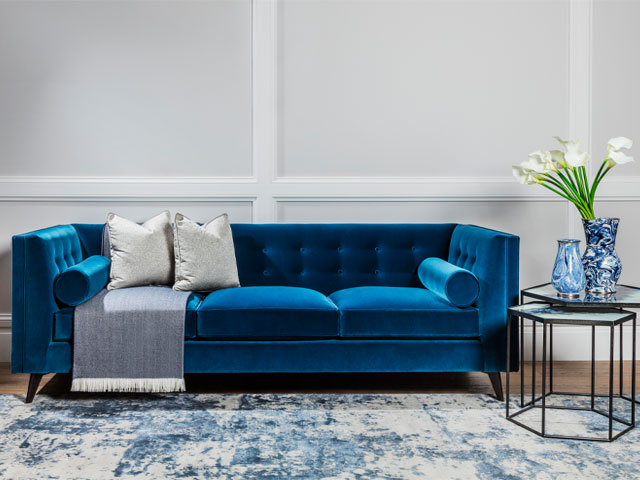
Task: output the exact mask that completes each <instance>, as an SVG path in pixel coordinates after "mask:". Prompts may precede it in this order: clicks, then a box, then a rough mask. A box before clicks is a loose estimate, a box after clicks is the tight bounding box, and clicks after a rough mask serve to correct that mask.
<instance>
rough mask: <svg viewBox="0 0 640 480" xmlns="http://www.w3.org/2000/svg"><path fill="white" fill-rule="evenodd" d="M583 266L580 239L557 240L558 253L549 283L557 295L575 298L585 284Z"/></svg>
mask: <svg viewBox="0 0 640 480" xmlns="http://www.w3.org/2000/svg"><path fill="white" fill-rule="evenodd" d="M585 281H586V280H585V276H584V268H583V266H582V259H581V258H580V240H574V239H571V238H565V239H563V240H558V255H556V263H555V264H554V266H553V272H552V273H551V285H553V288H555V289H556V291H557V292H558V296H560V297H566V298H576V297H578V296H579V294H580V292H581V291H582V289H583V288H584V286H585Z"/></svg>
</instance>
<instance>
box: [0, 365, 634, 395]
mask: <svg viewBox="0 0 640 480" xmlns="http://www.w3.org/2000/svg"><path fill="white" fill-rule="evenodd" d="M536 370H537V371H536V377H537V380H536V390H537V391H538V392H539V391H540V382H541V378H542V376H541V366H540V364H537V366H536ZM636 370H640V365H639V366H638V368H636ZM623 372H624V382H625V383H624V384H625V389H624V390H625V392H630V391H631V390H630V386H631V362H624V366H623ZM525 374H526V377H525V391H527V392H529V391H530V388H531V364H527V365H526V366H525ZM553 375H554V390H555V391H573V392H588V391H589V390H590V385H591V384H590V382H591V363H590V362H554V372H553ZM636 379H637V381H640V372H638V371H636ZM28 381H29V376H28V375H26V374H15V375H12V374H11V368H10V366H9V364H7V363H0V394H4V393H10V394H20V395H24V394H25V393H26V391H27V383H28ZM186 381H187V390H188V391H189V392H193V393H196V392H197V393H244V392H246V393H256V392H265V393H281V392H282V393H294V392H300V393H330V392H335V393H363V392H373V393H403V392H406V393H486V394H493V389H492V388H491V382H490V381H489V377H488V375H486V374H484V373H477V372H472V373H407V374H378V373H376V374H197V375H196V374H188V375H186ZM504 381H505V377H504V375H503V384H504ZM618 381H619V374H618V364H617V363H616V365H615V382H614V386H615V391H618ZM608 382H609V364H608V362H596V392H597V393H607V392H608V388H609V387H608V385H609V383H608ZM70 385H71V377H70V375H68V374H57V375H47V376H45V377H44V378H43V380H42V382H41V384H40V391H39V393H46V394H49V395H60V394H65V393H68V392H69V388H70ZM639 385H640V384H639ZM511 392H512V393H519V392H520V375H519V374H512V376H511Z"/></svg>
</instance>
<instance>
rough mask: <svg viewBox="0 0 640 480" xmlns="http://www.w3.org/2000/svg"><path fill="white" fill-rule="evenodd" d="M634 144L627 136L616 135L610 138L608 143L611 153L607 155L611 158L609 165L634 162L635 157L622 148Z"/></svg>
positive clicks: (627, 147)
mask: <svg viewBox="0 0 640 480" xmlns="http://www.w3.org/2000/svg"><path fill="white" fill-rule="evenodd" d="M632 145H633V141H632V140H631V139H629V138H627V137H614V138H612V139H610V140H609V142H608V143H607V149H608V150H609V154H608V155H607V158H608V159H609V163H608V166H609V167H615V166H616V165H624V164H625V163H632V162H633V157H630V156H629V155H627V154H626V153H624V152H622V150H627V149H629V148H631V146H632Z"/></svg>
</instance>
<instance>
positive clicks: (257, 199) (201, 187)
mask: <svg viewBox="0 0 640 480" xmlns="http://www.w3.org/2000/svg"><path fill="white" fill-rule="evenodd" d="M263 173H265V174H266V172H263ZM293 199H298V200H299V201H312V200H313V201H322V200H323V199H327V201H330V200H349V201H388V200H390V199H397V200H413V201H418V202H419V201H423V202H430V201H448V202H455V201H460V202H465V201H474V200H477V201H495V202H501V201H509V202H511V201H515V202H564V200H562V199H560V198H559V197H557V196H556V195H553V194H552V193H550V192H547V191H546V190H544V189H541V188H536V187H535V186H528V185H520V184H518V183H517V182H515V181H514V179H513V178H512V177H509V176H496V177H490V176H486V177H417V178H406V177H384V178H381V177H279V178H274V177H271V176H270V175H268V174H266V177H265V176H263V177H262V178H261V179H260V180H258V179H257V178H255V177H241V178H224V177H223V178H216V177H203V178H195V177H184V178H175V177H174V178H162V177H146V178H143V177H107V178H96V177H0V202H44V201H59V202H82V201H86V202H118V201H121V202H124V201H148V202H164V201H173V202H208V201H211V202H221V201H236V202H252V203H255V204H256V207H257V208H256V216H255V218H254V221H255V222H270V221H274V220H275V219H274V217H273V213H272V212H271V211H269V212H266V210H270V209H271V208H272V207H273V205H274V203H276V202H279V201H292V200H293ZM598 201H604V202H609V201H640V177H611V178H608V179H607V182H605V183H603V184H602V185H601V187H600V190H599V195H598ZM258 205H262V207H258ZM570 206H571V207H572V205H570ZM568 215H570V216H569V218H568V221H571V222H572V221H573V219H574V217H575V213H574V211H573V209H571V210H569V211H568Z"/></svg>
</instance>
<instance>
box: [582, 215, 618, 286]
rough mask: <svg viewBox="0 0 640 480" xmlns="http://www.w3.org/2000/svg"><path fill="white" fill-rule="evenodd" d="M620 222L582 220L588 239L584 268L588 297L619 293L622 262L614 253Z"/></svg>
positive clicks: (612, 220) (604, 219) (605, 219)
mask: <svg viewBox="0 0 640 480" xmlns="http://www.w3.org/2000/svg"><path fill="white" fill-rule="evenodd" d="M619 222H620V219H619V218H595V219H592V220H585V219H582V225H583V227H584V236H585V238H586V239H587V248H586V250H585V251H584V254H583V255H582V264H583V265H584V273H585V276H586V277H587V285H586V291H587V292H588V293H595V294H608V293H615V291H616V283H617V282H618V279H619V278H620V273H621V272H622V262H621V261H620V257H618V254H617V253H616V251H615V247H616V234H617V233H618V223H619Z"/></svg>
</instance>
